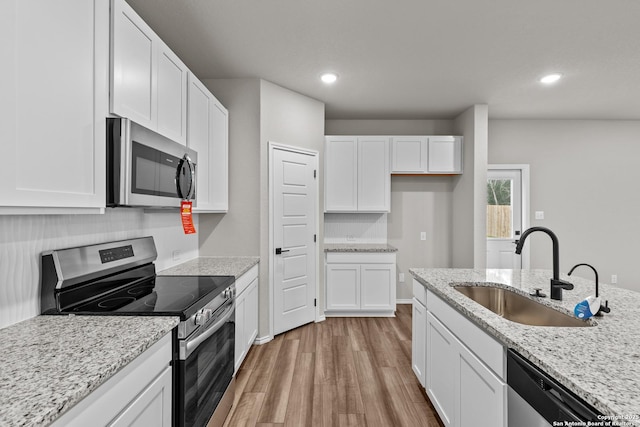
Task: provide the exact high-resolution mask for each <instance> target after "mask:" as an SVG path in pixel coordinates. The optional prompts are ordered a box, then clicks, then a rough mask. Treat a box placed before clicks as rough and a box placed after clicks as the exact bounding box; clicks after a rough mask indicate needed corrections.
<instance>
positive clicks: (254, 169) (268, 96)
mask: <svg viewBox="0 0 640 427" xmlns="http://www.w3.org/2000/svg"><path fill="white" fill-rule="evenodd" d="M204 83H205V85H207V87H208V88H209V89H210V90H211V92H213V94H214V95H215V96H216V97H217V98H218V99H219V100H220V102H222V103H223V104H224V106H225V107H227V109H228V110H229V212H228V213H226V214H203V215H200V228H201V232H200V255H201V256H208V255H253V256H260V290H259V298H260V302H259V331H258V336H259V337H266V336H268V335H269V309H270V298H269V256H270V251H269V187H268V182H269V168H268V142H269V141H273V142H278V143H281V144H287V145H292V146H297V147H302V148H307V149H313V150H317V151H318V152H319V153H322V146H323V141H324V104H323V103H321V102H319V101H316V100H314V99H311V98H308V97H306V96H303V95H300V94H298V93H295V92H292V91H290V90H288V89H284V88H282V87H279V86H277V85H274V84H272V83H269V82H266V81H264V80H259V79H220V80H218V79H216V80H205V81H204ZM319 157H320V158H319V160H320V170H322V163H321V161H322V156H321V155H320V156H319ZM319 182H320V206H318V215H320V217H319V219H320V228H321V229H320V235H322V226H323V221H322V215H321V212H322V211H323V209H324V207H323V206H322V200H324V198H323V193H322V180H319ZM322 250H323V249H322V245H321V244H320V246H319V247H318V259H319V260H320V259H321V254H322ZM320 266H322V264H320ZM319 272H320V280H319V283H318V286H319V287H320V295H324V275H323V270H322V269H321V268H319ZM321 309H322V308H321Z"/></svg>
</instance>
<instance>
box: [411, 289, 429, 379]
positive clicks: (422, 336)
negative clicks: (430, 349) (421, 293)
mask: <svg viewBox="0 0 640 427" xmlns="http://www.w3.org/2000/svg"><path fill="white" fill-rule="evenodd" d="M412 303H413V315H412V317H411V326H412V327H411V367H412V368H413V372H414V373H415V374H416V377H418V380H419V381H420V384H422V386H423V387H424V385H425V381H424V380H425V376H424V373H425V356H426V355H425V351H426V347H425V344H426V339H427V309H426V307H425V306H424V305H422V304H421V303H420V301H418V300H417V299H415V298H414V299H413V301H412Z"/></svg>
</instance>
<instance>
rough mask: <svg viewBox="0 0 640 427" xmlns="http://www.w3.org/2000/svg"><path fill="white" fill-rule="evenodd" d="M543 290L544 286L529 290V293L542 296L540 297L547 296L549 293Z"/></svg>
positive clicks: (533, 295)
mask: <svg viewBox="0 0 640 427" xmlns="http://www.w3.org/2000/svg"><path fill="white" fill-rule="evenodd" d="M541 290H542V288H533V290H531V292H529V295H531V296H532V297H540V298H544V297H546V296H547V294H545V293H543V292H540V291H541Z"/></svg>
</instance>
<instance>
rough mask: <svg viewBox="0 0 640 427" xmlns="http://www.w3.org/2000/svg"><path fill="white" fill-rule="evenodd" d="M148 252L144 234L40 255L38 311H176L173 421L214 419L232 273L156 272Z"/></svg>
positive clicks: (223, 403) (219, 410) (231, 314)
mask: <svg viewBox="0 0 640 427" xmlns="http://www.w3.org/2000/svg"><path fill="white" fill-rule="evenodd" d="M156 258H157V252H156V248H155V244H154V242H153V238H152V237H143V238H138V239H130V240H122V241H117V242H109V243H102V244H97V245H90V246H82V247H76V248H69V249H60V250H55V251H51V252H46V253H43V254H42V287H41V312H42V314H78V315H114V316H178V317H180V323H179V325H178V326H177V328H176V329H175V330H174V339H173V353H174V356H173V362H172V363H173V401H174V406H173V411H174V421H175V422H174V425H175V426H177V427H192V426H193V427H204V426H206V425H207V423H209V421H210V420H211V424H210V425H222V423H223V422H224V419H225V418H226V415H227V413H228V412H229V410H230V408H231V403H232V402H233V394H234V380H233V370H234V347H235V345H234V344H235V342H234V341H235V278H234V277H233V276H157V275H156V271H155V265H154V264H153V261H155V259H156ZM214 412H215V414H214Z"/></svg>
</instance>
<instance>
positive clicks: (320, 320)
mask: <svg viewBox="0 0 640 427" xmlns="http://www.w3.org/2000/svg"><path fill="white" fill-rule="evenodd" d="M325 320H327V316H325V315H324V314H323V315H322V316H319V317H318V318H317V319H316V323H318V322H324V321H325Z"/></svg>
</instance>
